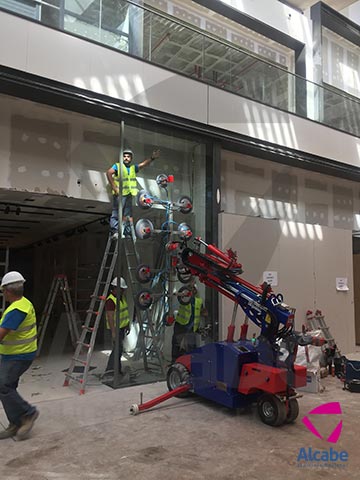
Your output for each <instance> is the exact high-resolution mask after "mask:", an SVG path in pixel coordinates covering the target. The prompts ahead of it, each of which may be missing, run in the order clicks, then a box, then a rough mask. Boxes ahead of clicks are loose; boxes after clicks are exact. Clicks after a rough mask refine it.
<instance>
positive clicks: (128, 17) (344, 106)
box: [0, 0, 360, 136]
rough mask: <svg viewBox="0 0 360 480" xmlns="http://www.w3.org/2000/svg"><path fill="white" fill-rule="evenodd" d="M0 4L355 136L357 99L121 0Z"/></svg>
mask: <svg viewBox="0 0 360 480" xmlns="http://www.w3.org/2000/svg"><path fill="white" fill-rule="evenodd" d="M0 8H2V9H4V10H7V11H12V12H14V13H17V14H19V15H22V16H27V17H29V18H32V19H35V20H37V21H39V22H41V23H44V24H46V25H48V26H51V27H54V28H58V29H61V30H64V31H67V32H70V33H72V34H75V35H78V36H80V37H84V38H87V39H90V40H92V41H96V42H98V43H101V44H103V45H106V46H109V47H111V48H114V49H117V50H119V51H121V52H125V53H127V54H130V55H132V56H135V57H137V58H141V59H144V60H146V61H148V62H151V63H153V64H156V65H159V66H161V67H164V68H167V69H170V70H172V71H174V72H177V73H181V74H182V75H185V76H187V77H191V78H194V79H196V80H200V81H203V82H205V83H207V84H209V85H212V86H214V87H217V88H221V89H223V90H226V91H228V92H231V93H234V94H236V95H240V96H242V97H246V98H248V99H251V100H254V101H256V102H261V103H264V104H266V105H269V106H271V107H274V108H277V109H281V110H283V111H285V112H290V113H294V114H297V115H300V116H302V117H304V118H308V119H311V120H314V121H317V122H320V123H322V124H324V125H327V126H329V127H333V128H337V129H339V130H342V131H345V132H348V133H351V134H353V135H356V136H360V99H357V98H356V97H353V96H350V95H348V94H346V93H344V92H342V91H340V90H337V89H335V88H333V87H331V86H326V85H324V86H320V85H317V84H315V83H312V82H310V81H307V80H305V79H304V78H302V77H299V76H297V75H294V74H292V73H290V72H288V71H287V70H286V69H284V67H280V66H279V65H278V64H275V63H271V62H269V61H266V60H263V59H261V58H259V57H257V56H255V55H253V54H251V53H250V52H247V51H245V50H241V49H240V48H238V47H235V46H234V45H232V44H230V43H227V42H226V41H224V40H221V39H220V38H217V37H214V36H212V35H211V34H208V33H206V32H203V31H202V30H200V29H197V28H195V27H193V26H190V25H188V24H184V23H182V22H180V21H178V20H176V19H174V18H172V17H170V16H168V15H166V14H164V13H160V12H158V11H155V10H154V9H152V8H150V7H145V6H139V5H137V4H136V3H134V2H132V1H125V0H93V1H90V0H87V1H78V0H47V1H42V0H17V1H16V2H9V1H8V0H0Z"/></svg>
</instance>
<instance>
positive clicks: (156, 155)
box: [138, 148, 160, 170]
mask: <svg viewBox="0 0 360 480" xmlns="http://www.w3.org/2000/svg"><path fill="white" fill-rule="evenodd" d="M159 157H160V149H159V148H158V149H157V150H153V152H152V154H151V157H150V158H146V159H145V160H144V161H143V162H141V163H139V165H138V167H139V170H141V169H142V168H144V167H146V166H147V165H149V164H150V163H151V162H153V161H154V160H156V159H157V158H159Z"/></svg>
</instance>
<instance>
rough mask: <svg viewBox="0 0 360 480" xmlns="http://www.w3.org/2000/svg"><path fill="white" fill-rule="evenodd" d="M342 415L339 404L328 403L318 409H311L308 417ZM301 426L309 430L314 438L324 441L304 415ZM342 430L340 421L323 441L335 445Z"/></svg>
mask: <svg viewBox="0 0 360 480" xmlns="http://www.w3.org/2000/svg"><path fill="white" fill-rule="evenodd" d="M341 413H342V411H341V406H340V403H339V402H329V403H324V404H323V405H320V406H319V407H316V408H313V409H312V410H310V412H308V415H340V414H341ZM302 422H303V424H304V425H305V427H306V428H307V429H308V430H310V432H311V433H312V434H313V435H315V437H318V438H321V439H323V440H324V437H323V436H322V435H321V434H320V433H319V432H318V430H317V429H316V428H315V427H314V425H313V424H312V422H311V421H310V419H309V417H307V416H306V415H305V417H304V418H303V419H302ZM341 430H342V420H340V422H339V423H338V424H337V425H336V427H335V428H334V430H333V431H332V432H331V434H330V435H329V436H328V438H326V439H325V440H326V441H327V442H329V443H336V442H337V441H338V440H339V438H340V435H341Z"/></svg>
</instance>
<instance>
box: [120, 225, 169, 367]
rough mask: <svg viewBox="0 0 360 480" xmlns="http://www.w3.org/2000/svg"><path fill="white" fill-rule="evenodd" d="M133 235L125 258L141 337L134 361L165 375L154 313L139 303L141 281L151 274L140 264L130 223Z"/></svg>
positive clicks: (126, 249)
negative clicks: (138, 294)
mask: <svg viewBox="0 0 360 480" xmlns="http://www.w3.org/2000/svg"><path fill="white" fill-rule="evenodd" d="M130 231H131V235H129V236H126V237H125V238H124V242H123V245H124V250H125V257H126V262H127V267H128V272H129V277H130V285H131V293H132V296H133V299H134V309H135V314H136V318H137V321H138V324H139V336H138V341H137V344H136V347H135V354H134V360H137V359H139V358H142V359H143V362H144V369H145V370H147V371H148V370H150V369H151V366H152V367H155V368H158V369H160V371H161V373H162V374H164V373H165V359H164V357H163V353H162V349H161V343H160V338H161V335H160V334H159V332H158V331H157V329H156V324H155V323H154V322H153V318H152V311H149V310H142V309H141V308H140V307H139V303H138V302H137V299H136V295H137V291H138V288H137V287H138V285H139V282H141V281H144V280H145V281H146V280H148V279H150V276H151V272H150V270H149V268H148V267H147V266H146V265H142V264H141V262H140V256H139V253H138V251H137V249H136V235H135V230H134V226H133V224H132V223H130Z"/></svg>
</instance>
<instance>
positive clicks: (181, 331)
mask: <svg viewBox="0 0 360 480" xmlns="http://www.w3.org/2000/svg"><path fill="white" fill-rule="evenodd" d="M196 337H197V334H196V333H195V332H194V331H193V329H192V325H191V326H190V327H189V325H181V324H180V323H177V322H175V325H174V333H173V337H172V352H171V359H172V361H173V362H174V361H175V360H176V359H177V357H179V356H180V355H182V354H183V353H188V352H191V350H194V349H195V348H196Z"/></svg>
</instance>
